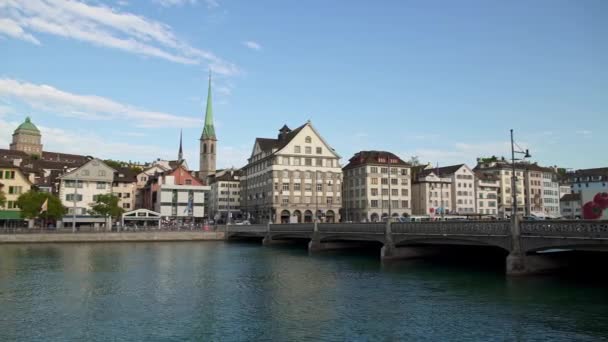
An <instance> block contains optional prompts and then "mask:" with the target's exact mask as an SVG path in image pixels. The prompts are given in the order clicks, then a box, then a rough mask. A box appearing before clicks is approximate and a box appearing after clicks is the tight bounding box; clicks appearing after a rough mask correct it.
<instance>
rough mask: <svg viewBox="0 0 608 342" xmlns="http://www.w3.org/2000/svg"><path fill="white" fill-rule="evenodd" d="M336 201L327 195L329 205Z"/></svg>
mask: <svg viewBox="0 0 608 342" xmlns="http://www.w3.org/2000/svg"><path fill="white" fill-rule="evenodd" d="M333 203H334V198H333V197H331V196H327V205H332V204H333Z"/></svg>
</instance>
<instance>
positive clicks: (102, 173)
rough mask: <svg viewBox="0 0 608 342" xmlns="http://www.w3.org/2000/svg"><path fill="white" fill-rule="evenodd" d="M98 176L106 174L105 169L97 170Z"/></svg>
mask: <svg viewBox="0 0 608 342" xmlns="http://www.w3.org/2000/svg"><path fill="white" fill-rule="evenodd" d="M97 175H98V176H102V177H103V176H105V175H106V170H99V172H97Z"/></svg>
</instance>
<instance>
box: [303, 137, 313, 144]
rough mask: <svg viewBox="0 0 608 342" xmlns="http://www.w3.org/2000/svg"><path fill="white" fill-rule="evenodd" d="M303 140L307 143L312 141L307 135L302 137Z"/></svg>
mask: <svg viewBox="0 0 608 342" xmlns="http://www.w3.org/2000/svg"><path fill="white" fill-rule="evenodd" d="M304 141H306V143H307V144H310V143H311V142H312V138H311V137H310V136H308V137H306V138H305V139H304Z"/></svg>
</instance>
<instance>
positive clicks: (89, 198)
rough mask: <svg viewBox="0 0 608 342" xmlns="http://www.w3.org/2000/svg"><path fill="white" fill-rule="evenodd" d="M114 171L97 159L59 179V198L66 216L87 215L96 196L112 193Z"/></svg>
mask: <svg viewBox="0 0 608 342" xmlns="http://www.w3.org/2000/svg"><path fill="white" fill-rule="evenodd" d="M115 172H116V170H114V169H112V168H111V167H109V166H108V165H106V164H105V163H104V162H103V161H101V160H99V159H93V160H90V161H88V162H87V163H85V164H84V165H82V166H80V167H78V168H75V169H72V170H70V171H69V172H67V173H65V174H63V175H62V176H60V177H59V180H60V185H59V198H60V199H61V202H62V203H63V205H64V206H66V207H67V208H68V215H72V214H74V213H75V214H76V215H88V214H89V211H90V210H91V206H92V204H94V203H95V201H96V200H97V196H98V195H108V194H111V193H112V184H113V181H114V173H115Z"/></svg>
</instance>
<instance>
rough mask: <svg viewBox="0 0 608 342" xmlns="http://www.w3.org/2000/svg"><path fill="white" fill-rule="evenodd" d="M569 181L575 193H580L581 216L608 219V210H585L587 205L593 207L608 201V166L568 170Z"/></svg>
mask: <svg viewBox="0 0 608 342" xmlns="http://www.w3.org/2000/svg"><path fill="white" fill-rule="evenodd" d="M566 177H567V183H568V184H570V187H571V189H572V193H573V194H579V195H580V203H581V205H582V208H581V216H582V217H583V218H584V219H601V220H608V210H605V209H604V210H603V211H599V210H587V211H586V210H585V206H588V207H589V209H593V208H594V206H596V205H601V203H598V202H603V203H604V204H608V203H606V200H605V198H606V197H607V196H608V194H606V193H608V167H602V168H594V169H580V170H576V171H572V172H568V173H567V175H566Z"/></svg>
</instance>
